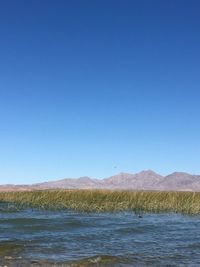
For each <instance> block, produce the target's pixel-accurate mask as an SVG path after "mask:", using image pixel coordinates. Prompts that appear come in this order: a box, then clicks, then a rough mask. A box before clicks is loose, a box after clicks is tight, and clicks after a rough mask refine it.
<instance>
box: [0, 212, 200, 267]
mask: <svg viewBox="0 0 200 267" xmlns="http://www.w3.org/2000/svg"><path fill="white" fill-rule="evenodd" d="M199 232H200V217H199V216H193V217H192V216H183V215H178V214H143V215H142V218H139V217H138V216H137V215H136V214H134V213H114V214H113V213H101V214H96V213H92V214H87V213H77V212H72V211H46V210H42V211H41V210H30V209H29V210H23V211H18V212H16V211H12V210H11V211H9V212H8V210H6V209H5V207H4V208H1V209H0V265H1V264H7V266H23V263H24V262H26V263H24V264H25V265H24V266H28V265H27V262H29V263H30V265H31V264H34V266H35V264H40V265H45V264H47V263H48V264H52V263H54V264H55V263H56V264H58V265H59V264H63V263H65V264H69V265H70V264H72V263H75V264H77V265H76V266H79V265H78V264H79V263H80V266H95V265H96V266H200V235H199ZM83 259H86V260H85V261H82V260H83ZM104 259H105V260H106V261H105V262H104V261H103V260H104ZM81 264H85V265H81ZM87 264H88V265H87Z"/></svg>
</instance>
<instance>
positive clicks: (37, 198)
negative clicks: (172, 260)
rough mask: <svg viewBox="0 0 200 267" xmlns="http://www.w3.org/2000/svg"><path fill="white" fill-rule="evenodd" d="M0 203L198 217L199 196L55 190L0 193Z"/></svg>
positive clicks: (183, 193)
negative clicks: (173, 213) (176, 213)
mask: <svg viewBox="0 0 200 267" xmlns="http://www.w3.org/2000/svg"><path fill="white" fill-rule="evenodd" d="M0 201H4V202H11V203H15V204H16V205H17V207H19V208H20V207H32V208H40V209H56V210H57V209H72V210H77V211H85V212H117V211H134V212H178V213H184V214H200V193H198V192H197V193H196V192H129V191H108V190H55V191H32V192H0Z"/></svg>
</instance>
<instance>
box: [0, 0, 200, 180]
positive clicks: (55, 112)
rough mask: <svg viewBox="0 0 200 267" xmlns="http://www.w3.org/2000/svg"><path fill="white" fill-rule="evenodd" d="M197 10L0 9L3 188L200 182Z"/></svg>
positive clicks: (56, 1)
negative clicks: (143, 174)
mask: <svg viewBox="0 0 200 267" xmlns="http://www.w3.org/2000/svg"><path fill="white" fill-rule="evenodd" d="M199 13H200V2H199V1H197V0H196V1H195V0H188V1H186V0H169V1H161V0H158V1H156V0H152V1H149V0H146V1H145V0H125V1H124V0H120V1H119V0H101V1H98V0H84V1H82V0H75V1H65V0H53V1H52V0H48V1H47V0H42V1H40V0H34V1H33V0H30V1H25V0H24V1H22V0H18V1H15V0H2V1H0V183H34V182H39V181H44V180H52V179H58V178H65V177H79V176H84V175H88V176H91V177H96V178H103V177H107V176H110V175H112V174H115V173H118V172H138V171H140V170H143V169H153V170H155V171H157V172H159V173H161V174H163V175H165V174H168V173H170V172H173V171H187V172H190V173H200V156H199V155H200V104H199V102H200V50H199V47H200V30H199V29H200V16H199Z"/></svg>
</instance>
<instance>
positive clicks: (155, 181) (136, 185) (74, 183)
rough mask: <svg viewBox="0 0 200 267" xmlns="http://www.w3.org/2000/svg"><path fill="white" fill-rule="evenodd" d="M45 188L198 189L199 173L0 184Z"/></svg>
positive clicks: (150, 173)
mask: <svg viewBox="0 0 200 267" xmlns="http://www.w3.org/2000/svg"><path fill="white" fill-rule="evenodd" d="M45 189H110V190H159V191H200V175H191V174H188V173H184V172H174V173H172V174H170V175H167V176H162V175H159V174H157V173H155V172H154V171H151V170H147V171H141V172H139V173H136V174H131V173H119V174H116V175H114V176H111V177H109V178H105V179H91V178H90V177H80V178H78V179H72V178H66V179H62V180H57V181H50V182H44V183H37V184H32V185H12V184H7V185H0V191H15V190H16V191H19V190H24V191H29V190H45Z"/></svg>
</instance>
